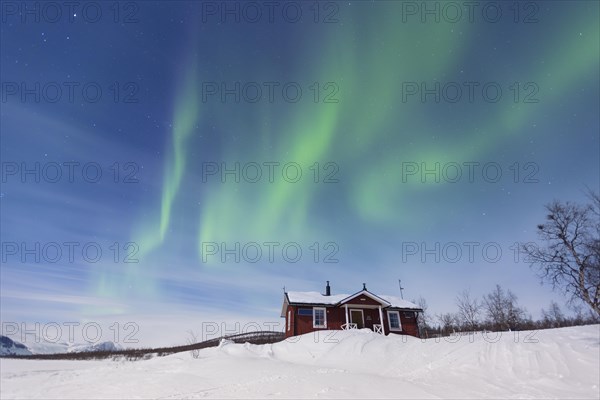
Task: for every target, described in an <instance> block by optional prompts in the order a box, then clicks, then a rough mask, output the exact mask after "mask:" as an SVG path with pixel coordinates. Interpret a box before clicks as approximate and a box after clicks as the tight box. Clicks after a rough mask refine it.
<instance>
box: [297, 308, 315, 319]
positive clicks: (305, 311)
mask: <svg viewBox="0 0 600 400" xmlns="http://www.w3.org/2000/svg"><path fill="white" fill-rule="evenodd" d="M298 315H306V316H311V317H312V315H313V310H312V308H299V309H298Z"/></svg>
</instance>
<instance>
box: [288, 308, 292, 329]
mask: <svg viewBox="0 0 600 400" xmlns="http://www.w3.org/2000/svg"><path fill="white" fill-rule="evenodd" d="M291 327H292V311H291V310H288V317H287V330H288V331H289V330H290V329H291Z"/></svg>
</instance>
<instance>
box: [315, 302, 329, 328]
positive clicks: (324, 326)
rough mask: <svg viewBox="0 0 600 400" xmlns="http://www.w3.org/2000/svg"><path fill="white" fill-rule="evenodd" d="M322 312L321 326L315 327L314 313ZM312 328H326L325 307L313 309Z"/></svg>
mask: <svg viewBox="0 0 600 400" xmlns="http://www.w3.org/2000/svg"><path fill="white" fill-rule="evenodd" d="M317 310H322V311H323V325H317V324H316V323H315V322H316V316H317V315H316V314H317V313H316V311H317ZM313 328H327V309H326V308H325V307H313Z"/></svg>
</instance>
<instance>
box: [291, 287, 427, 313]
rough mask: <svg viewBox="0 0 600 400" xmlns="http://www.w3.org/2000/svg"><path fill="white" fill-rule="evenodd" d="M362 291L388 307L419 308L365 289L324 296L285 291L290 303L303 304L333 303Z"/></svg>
mask: <svg viewBox="0 0 600 400" xmlns="http://www.w3.org/2000/svg"><path fill="white" fill-rule="evenodd" d="M363 292H365V293H367V294H369V295H371V296H375V297H379V298H380V299H382V300H385V301H386V302H388V303H389V304H390V305H389V306H390V307H394V308H407V309H415V310H420V309H421V308H420V307H419V306H418V305H416V304H414V303H411V302H410V301H407V300H404V299H401V298H399V297H395V296H387V295H375V294H373V293H371V292H368V291H365V290H363V291H360V292H358V293H355V294H353V295H351V294H332V295H331V296H325V295H324V294H321V293H319V292H287V298H288V299H289V301H290V303H294V304H296V303H300V304H302V303H304V304H330V305H335V304H338V303H340V302H341V301H343V300H345V299H347V298H349V297H354V296H356V295H358V294H360V293H363Z"/></svg>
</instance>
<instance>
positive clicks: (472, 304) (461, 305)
mask: <svg viewBox="0 0 600 400" xmlns="http://www.w3.org/2000/svg"><path fill="white" fill-rule="evenodd" d="M456 305H457V307H458V317H459V319H460V322H461V324H462V325H463V326H464V327H466V328H467V329H468V330H471V331H474V330H476V329H477V324H478V322H479V314H480V312H481V308H482V303H481V302H480V301H479V300H478V299H477V298H476V297H472V296H471V292H470V291H469V290H467V289H465V290H463V291H462V292H461V293H460V294H459V295H458V296H457V297H456Z"/></svg>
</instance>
